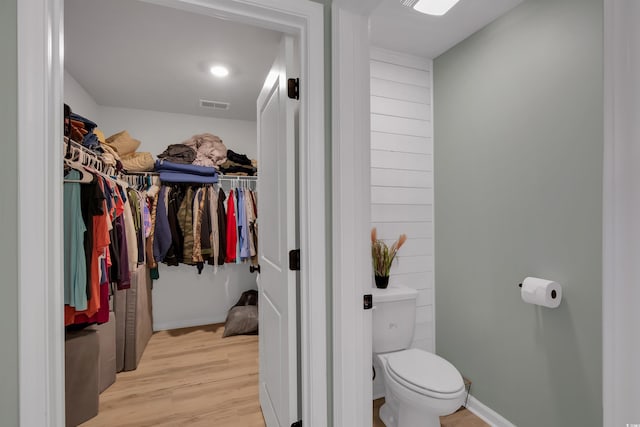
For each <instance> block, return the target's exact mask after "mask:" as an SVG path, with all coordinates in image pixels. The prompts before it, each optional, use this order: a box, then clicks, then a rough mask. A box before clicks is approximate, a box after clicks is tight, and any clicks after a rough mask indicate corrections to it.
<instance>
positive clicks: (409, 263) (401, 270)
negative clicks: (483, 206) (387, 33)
mask: <svg viewBox="0 0 640 427" xmlns="http://www.w3.org/2000/svg"><path fill="white" fill-rule="evenodd" d="M431 70H432V61H431V60H429V59H423V58H418V57H414V56H408V55H405V54H401V53H396V52H391V51H388V50H382V49H372V51H371V221H372V226H373V227H377V229H378V236H379V238H382V239H384V240H386V241H387V242H388V243H389V244H390V243H392V242H393V241H394V240H396V239H397V238H398V236H399V235H400V234H401V233H405V234H406V235H407V237H408V240H407V243H406V244H405V245H404V246H403V247H402V248H401V249H400V252H398V254H399V256H398V258H397V262H396V263H395V264H394V266H393V267H392V269H391V279H390V283H391V284H393V283H401V284H404V285H407V286H410V287H412V288H415V289H417V290H418V292H419V295H418V302H417V306H418V307H417V315H416V330H415V334H414V342H413V347H417V348H422V349H424V350H428V351H434V350H435V343H434V326H435V325H434V310H433V302H434V298H433V297H434V292H433V277H434V274H433V125H432V109H431V105H432V94H431V87H432V77H431Z"/></svg>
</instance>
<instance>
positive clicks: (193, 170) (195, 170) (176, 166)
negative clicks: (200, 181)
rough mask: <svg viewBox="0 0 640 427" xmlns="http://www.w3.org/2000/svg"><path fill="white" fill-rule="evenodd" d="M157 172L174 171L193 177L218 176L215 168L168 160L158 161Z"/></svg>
mask: <svg viewBox="0 0 640 427" xmlns="http://www.w3.org/2000/svg"><path fill="white" fill-rule="evenodd" d="M156 171H157V172H163V171H173V172H182V173H185V174H191V175H201V176H216V177H217V175H218V172H217V171H216V169H215V168H210V167H206V166H196V165H183V164H180V163H173V162H168V161H166V160H157V161H156Z"/></svg>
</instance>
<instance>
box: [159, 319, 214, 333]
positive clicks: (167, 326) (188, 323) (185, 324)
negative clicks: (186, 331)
mask: <svg viewBox="0 0 640 427" xmlns="http://www.w3.org/2000/svg"><path fill="white" fill-rule="evenodd" d="M224 321H225V319H224V318H219V317H211V318H201V319H187V320H177V321H175V322H164V323H154V324H153V331H154V332H158V331H170V330H172V329H180V328H191V327H193V326H204V325H213V324H216V323H224Z"/></svg>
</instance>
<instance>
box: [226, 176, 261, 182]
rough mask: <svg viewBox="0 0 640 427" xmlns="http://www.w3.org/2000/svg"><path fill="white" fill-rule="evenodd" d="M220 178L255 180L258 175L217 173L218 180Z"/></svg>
mask: <svg viewBox="0 0 640 427" xmlns="http://www.w3.org/2000/svg"><path fill="white" fill-rule="evenodd" d="M220 179H222V180H227V181H241V180H247V181H257V180H258V177H257V176H236V175H218V180H220Z"/></svg>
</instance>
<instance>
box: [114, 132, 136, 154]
mask: <svg viewBox="0 0 640 427" xmlns="http://www.w3.org/2000/svg"><path fill="white" fill-rule="evenodd" d="M107 144H108V145H109V146H110V147H111V148H113V149H114V150H116V151H117V152H118V154H119V155H121V156H124V155H127V154H131V153H135V151H136V150H137V149H138V147H140V141H139V140H137V139H133V138H132V137H131V135H129V132H127V131H126V130H123V131H122V132H118V133H116V134H115V135H111V136H110V137H109V138H107Z"/></svg>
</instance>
